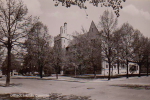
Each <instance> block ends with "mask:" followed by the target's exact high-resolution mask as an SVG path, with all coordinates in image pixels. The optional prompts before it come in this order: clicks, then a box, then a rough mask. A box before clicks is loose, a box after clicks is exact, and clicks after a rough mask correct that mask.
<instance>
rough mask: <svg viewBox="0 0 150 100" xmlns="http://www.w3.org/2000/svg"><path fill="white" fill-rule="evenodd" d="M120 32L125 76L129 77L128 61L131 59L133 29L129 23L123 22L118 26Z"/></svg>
mask: <svg viewBox="0 0 150 100" xmlns="http://www.w3.org/2000/svg"><path fill="white" fill-rule="evenodd" d="M120 30H121V31H120V33H121V35H122V52H121V54H122V60H123V62H124V63H125V64H126V67H127V78H128V77H129V73H128V70H129V68H128V63H129V61H133V55H132V54H133V48H132V43H133V40H134V39H133V34H134V29H133V27H132V26H131V25H130V24H129V23H124V24H123V25H122V26H121V28H120Z"/></svg>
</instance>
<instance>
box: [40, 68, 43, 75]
mask: <svg viewBox="0 0 150 100" xmlns="http://www.w3.org/2000/svg"><path fill="white" fill-rule="evenodd" d="M42 72H43V66H40V78H43V73H42Z"/></svg>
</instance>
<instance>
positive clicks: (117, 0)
mask: <svg viewBox="0 0 150 100" xmlns="http://www.w3.org/2000/svg"><path fill="white" fill-rule="evenodd" d="M54 1H56V2H55V6H58V5H59V4H60V3H62V6H65V7H67V8H69V7H71V5H77V6H79V7H80V8H81V9H82V8H83V9H87V7H86V6H85V5H84V4H85V3H86V2H89V3H91V4H93V6H96V7H98V4H100V5H101V7H103V6H104V7H112V8H113V10H114V12H115V14H116V15H117V17H119V16H120V15H119V10H120V9H122V8H123V7H122V5H121V3H122V2H125V1H126V0H54Z"/></svg>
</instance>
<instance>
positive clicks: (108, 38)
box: [99, 10, 117, 80]
mask: <svg viewBox="0 0 150 100" xmlns="http://www.w3.org/2000/svg"><path fill="white" fill-rule="evenodd" d="M99 25H100V27H101V28H102V32H103V33H102V55H103V60H104V61H106V62H107V63H108V64H109V76H108V80H110V69H111V67H112V65H113V61H114V54H115V52H114V43H113V39H112V37H113V34H112V33H113V31H114V30H115V28H116V25H117V18H114V15H113V13H112V12H111V13H110V12H109V11H108V10H106V11H104V13H103V15H102V16H101V17H100V22H99Z"/></svg>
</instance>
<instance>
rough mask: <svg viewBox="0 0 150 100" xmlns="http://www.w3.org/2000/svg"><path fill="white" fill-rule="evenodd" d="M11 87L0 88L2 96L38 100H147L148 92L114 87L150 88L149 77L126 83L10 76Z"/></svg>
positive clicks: (128, 80)
mask: <svg viewBox="0 0 150 100" xmlns="http://www.w3.org/2000/svg"><path fill="white" fill-rule="evenodd" d="M11 83H14V84H16V85H15V86H11V87H2V86H0V94H2V93H30V94H33V95H37V96H48V94H50V93H61V94H62V95H71V94H73V95H77V96H91V99H92V100H150V96H149V94H150V90H145V89H140V90H139V89H129V88H126V87H119V86H115V85H120V84H134V85H150V76H149V77H147V76H142V77H130V78H129V79H126V78H125V77H123V78H116V79H111V80H110V81H108V80H107V79H79V78H71V77H66V76H59V79H56V78H55V76H52V77H43V79H40V78H39V77H32V76H30V77H27V76H13V77H11ZM0 84H5V77H3V78H0Z"/></svg>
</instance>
